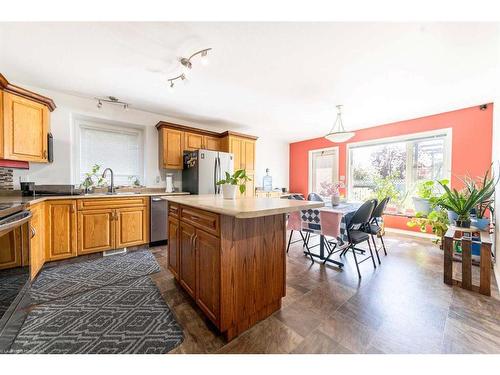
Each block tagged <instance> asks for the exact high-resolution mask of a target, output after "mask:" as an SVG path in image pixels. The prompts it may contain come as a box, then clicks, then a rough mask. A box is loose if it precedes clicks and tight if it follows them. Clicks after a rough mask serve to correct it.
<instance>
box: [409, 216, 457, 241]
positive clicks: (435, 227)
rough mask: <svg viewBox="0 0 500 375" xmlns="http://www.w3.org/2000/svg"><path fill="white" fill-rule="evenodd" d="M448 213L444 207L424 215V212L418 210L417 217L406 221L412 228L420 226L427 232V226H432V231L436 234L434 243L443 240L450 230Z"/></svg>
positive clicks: (422, 230) (421, 229)
mask: <svg viewBox="0 0 500 375" xmlns="http://www.w3.org/2000/svg"><path fill="white" fill-rule="evenodd" d="M449 223H450V221H449V220H448V214H447V212H446V211H445V210H443V209H434V210H432V211H431V212H429V214H427V215H424V214H423V213H422V212H417V213H416V215H415V217H413V218H411V220H410V221H408V222H407V223H406V225H408V226H409V227H410V228H413V227H417V226H418V227H419V228H420V231H421V232H424V233H425V232H427V227H428V226H430V227H431V229H432V233H434V234H435V235H436V237H437V238H436V239H435V240H433V242H434V243H440V242H442V238H443V236H444V235H445V233H446V231H447V230H448V224H449Z"/></svg>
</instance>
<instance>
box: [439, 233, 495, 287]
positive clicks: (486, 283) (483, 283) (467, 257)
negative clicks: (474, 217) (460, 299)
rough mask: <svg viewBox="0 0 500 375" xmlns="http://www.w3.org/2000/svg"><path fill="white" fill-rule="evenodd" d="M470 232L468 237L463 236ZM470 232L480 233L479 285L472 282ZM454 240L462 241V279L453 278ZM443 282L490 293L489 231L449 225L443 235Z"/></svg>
mask: <svg viewBox="0 0 500 375" xmlns="http://www.w3.org/2000/svg"><path fill="white" fill-rule="evenodd" d="M464 233H470V237H464ZM472 233H480V238H481V253H480V264H479V286H477V285H473V284H472V254H471V244H472V241H471V240H472ZM454 241H460V242H461V243H462V281H460V280H455V279H454V278H453V245H454ZM443 250H444V282H445V284H448V285H457V286H460V287H462V288H464V289H467V290H472V291H474V292H479V293H481V294H484V295H486V296H490V295H491V237H490V234H489V232H487V231H480V230H479V229H477V228H474V227H472V228H459V227H453V226H451V227H450V228H448V231H447V232H446V234H445V235H444V241H443Z"/></svg>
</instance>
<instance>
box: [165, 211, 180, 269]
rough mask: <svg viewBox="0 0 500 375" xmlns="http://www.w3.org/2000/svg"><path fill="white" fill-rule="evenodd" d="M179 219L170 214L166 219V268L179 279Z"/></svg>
mask: <svg viewBox="0 0 500 375" xmlns="http://www.w3.org/2000/svg"><path fill="white" fill-rule="evenodd" d="M179 229H180V227H179V220H177V219H176V218H174V217H172V216H170V217H169V219H168V268H169V269H170V272H172V274H173V275H174V276H175V278H176V279H179V263H180V254H179Z"/></svg>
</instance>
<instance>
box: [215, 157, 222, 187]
mask: <svg viewBox="0 0 500 375" xmlns="http://www.w3.org/2000/svg"><path fill="white" fill-rule="evenodd" d="M215 160H216V162H217V180H218V181H220V179H221V173H220V158H219V155H217V158H216V159H215ZM220 190H221V187H220V185H217V191H216V193H217V194H220Z"/></svg>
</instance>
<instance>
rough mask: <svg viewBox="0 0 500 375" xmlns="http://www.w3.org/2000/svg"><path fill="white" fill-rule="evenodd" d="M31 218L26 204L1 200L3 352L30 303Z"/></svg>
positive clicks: (0, 333)
mask: <svg viewBox="0 0 500 375" xmlns="http://www.w3.org/2000/svg"><path fill="white" fill-rule="evenodd" d="M30 219H31V212H30V211H28V210H27V209H26V207H25V206H24V205H23V204H21V203H8V204H0V353H2V352H5V351H7V350H8V349H9V348H10V345H11V344H12V341H13V340H14V339H15V337H16V335H17V332H18V330H19V328H20V327H21V325H22V323H23V321H24V319H25V317H26V310H27V307H28V306H29V304H30V300H29V293H27V291H28V289H29V287H30V282H31V280H30V237H31V235H32V233H31V227H30Z"/></svg>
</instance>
